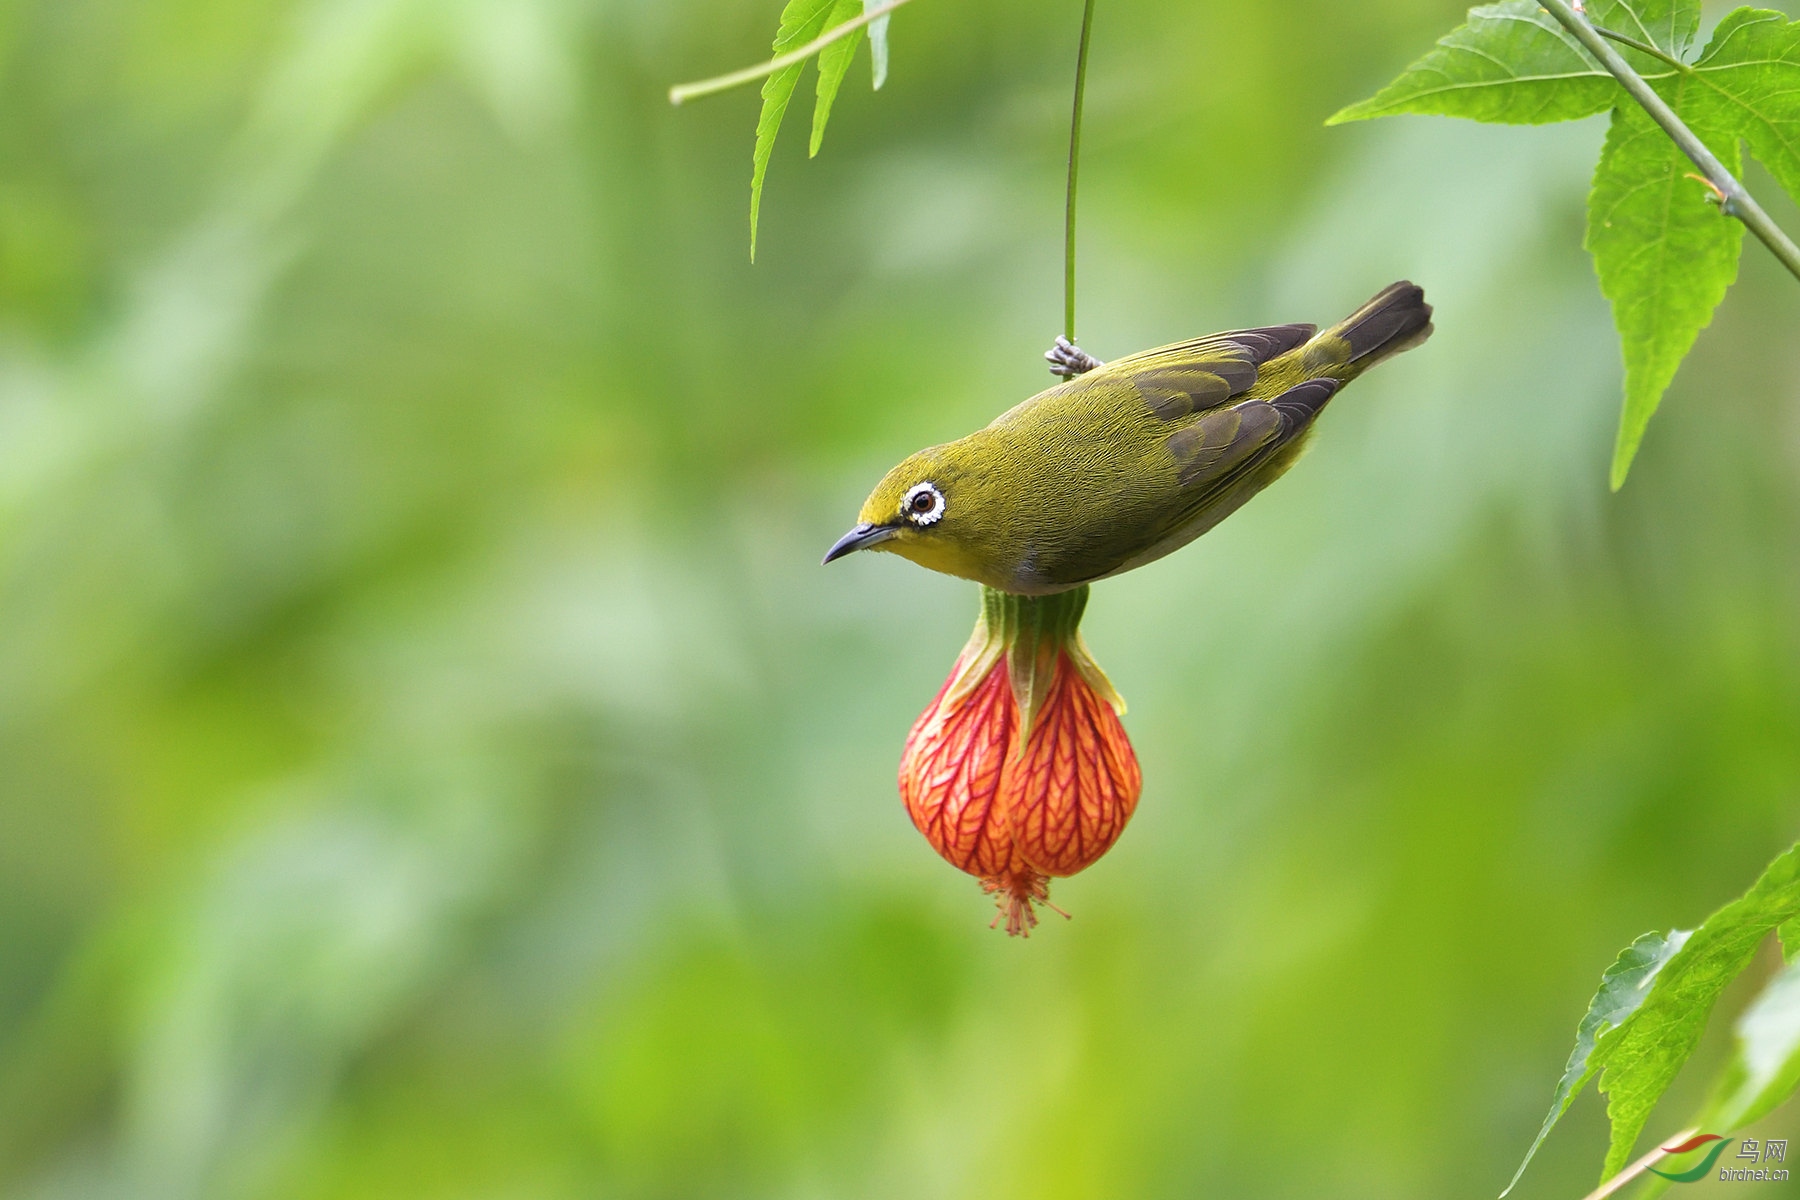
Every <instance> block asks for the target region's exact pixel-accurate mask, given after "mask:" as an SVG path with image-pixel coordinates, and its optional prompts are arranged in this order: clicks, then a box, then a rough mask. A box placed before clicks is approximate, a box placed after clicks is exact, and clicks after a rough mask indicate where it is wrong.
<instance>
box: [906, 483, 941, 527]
mask: <svg viewBox="0 0 1800 1200" xmlns="http://www.w3.org/2000/svg"><path fill="white" fill-rule="evenodd" d="M900 513H901V515H902V516H904V517H905V518H906V519H907V520H909V521H911V522H912V523H913V524H914V525H934V524H936V523H937V522H938V521H940V520H942V519H943V516H944V493H942V492H940V491H938V490H937V485H936V484H935V483H915V484H913V485H912V486H911V487H909V488H907V489H906V495H904V496H902V497H900Z"/></svg>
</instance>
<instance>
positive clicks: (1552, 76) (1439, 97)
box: [1326, 0, 1700, 125]
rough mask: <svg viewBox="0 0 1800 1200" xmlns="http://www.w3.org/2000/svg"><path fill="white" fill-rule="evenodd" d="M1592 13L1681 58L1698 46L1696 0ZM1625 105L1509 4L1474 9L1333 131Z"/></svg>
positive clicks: (1550, 34) (1541, 19)
mask: <svg viewBox="0 0 1800 1200" xmlns="http://www.w3.org/2000/svg"><path fill="white" fill-rule="evenodd" d="M1588 12H1589V15H1590V16H1591V18H1592V19H1593V20H1594V22H1595V23H1596V24H1599V25H1602V26H1605V27H1607V28H1610V29H1613V30H1616V31H1617V32H1620V33H1624V34H1627V35H1630V36H1632V37H1636V38H1638V39H1639V40H1642V41H1647V42H1650V43H1651V44H1653V45H1655V46H1657V47H1658V48H1659V49H1661V50H1663V51H1664V52H1666V53H1668V54H1672V55H1675V56H1676V57H1680V56H1681V55H1682V54H1684V53H1685V52H1686V51H1687V49H1688V47H1689V46H1690V45H1692V44H1693V40H1694V31H1695V30H1696V29H1697V28H1698V27H1699V22H1700V5H1699V4H1698V3H1696V2H1694V0H1647V2H1645V3H1621V2H1620V0H1598V2H1596V3H1594V4H1592V5H1590V6H1589V8H1588ZM1621 53H1622V54H1623V55H1624V56H1625V58H1626V59H1627V61H1629V62H1630V63H1631V65H1632V67H1633V68H1634V69H1636V70H1637V71H1638V72H1639V73H1640V74H1642V75H1643V76H1644V77H1645V78H1650V79H1655V78H1663V77H1666V76H1668V75H1671V74H1673V72H1672V71H1671V69H1670V68H1669V66H1668V64H1666V63H1664V62H1662V61H1660V60H1659V59H1655V58H1652V57H1650V56H1649V55H1646V54H1641V53H1639V52H1638V51H1636V50H1631V49H1628V48H1627V49H1622V50H1621ZM1623 99H1624V94H1623V92H1622V91H1621V90H1620V88H1619V85H1618V84H1617V83H1616V82H1614V80H1613V77H1612V76H1611V75H1609V74H1607V73H1606V69H1605V68H1604V67H1602V66H1601V65H1600V64H1599V63H1597V62H1595V61H1594V59H1593V58H1591V57H1590V56H1589V55H1588V52H1587V51H1586V50H1585V49H1583V48H1582V45H1581V43H1580V42H1578V41H1576V40H1575V37H1574V35H1573V34H1571V33H1570V32H1569V31H1568V30H1566V29H1564V28H1563V27H1562V24H1561V23H1560V22H1558V21H1557V19H1556V18H1555V17H1553V16H1551V15H1550V14H1549V13H1547V12H1545V11H1544V10H1543V9H1542V8H1540V7H1538V5H1537V3H1536V0H1504V3H1501V4H1489V5H1484V6H1483V7H1481V8H1472V9H1470V10H1469V20H1468V22H1467V23H1466V24H1464V25H1459V26H1457V27H1456V28H1455V29H1453V30H1451V31H1450V32H1449V33H1448V34H1446V35H1445V36H1444V37H1443V38H1442V39H1440V40H1439V42H1438V44H1437V46H1436V48H1435V49H1433V50H1432V51H1431V53H1429V54H1427V55H1426V56H1425V57H1424V58H1421V59H1419V60H1418V61H1417V62H1415V63H1413V64H1412V66H1410V67H1408V68H1406V70H1405V71H1404V72H1402V73H1401V75H1400V77H1399V78H1398V79H1396V80H1394V82H1392V83H1390V84H1388V85H1387V86H1386V87H1384V88H1382V89H1381V90H1380V91H1379V92H1377V93H1375V95H1373V96H1371V97H1370V98H1369V99H1367V100H1364V101H1362V102H1361V103H1360V104H1352V105H1351V106H1350V107H1348V108H1346V109H1344V110H1342V111H1341V112H1339V113H1337V114H1336V115H1334V116H1333V117H1332V118H1331V119H1330V120H1329V121H1327V122H1326V124H1328V125H1336V124H1340V123H1341V122H1344V121H1360V120H1365V119H1367V118H1369V117H1386V116H1392V115H1393V114H1395V113H1428V114H1432V115H1435V116H1443V117H1467V118H1469V119H1470V120H1474V121H1487V122H1489V123H1491V124H1501V125H1543V124H1547V123H1549V122H1551V121H1571V120H1575V119H1577V118H1580V117H1591V116H1593V115H1595V114H1596V113H1603V112H1605V111H1606V110H1607V109H1609V108H1611V107H1613V106H1614V105H1615V104H1619V103H1621V102H1622V100H1623Z"/></svg>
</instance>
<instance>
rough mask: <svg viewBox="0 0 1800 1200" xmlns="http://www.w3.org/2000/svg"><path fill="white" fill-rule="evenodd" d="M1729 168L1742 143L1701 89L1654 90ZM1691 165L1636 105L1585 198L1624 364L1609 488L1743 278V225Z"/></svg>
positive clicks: (1680, 84)
mask: <svg viewBox="0 0 1800 1200" xmlns="http://www.w3.org/2000/svg"><path fill="white" fill-rule="evenodd" d="M1657 90H1658V91H1659V93H1661V95H1662V96H1663V98H1664V99H1665V100H1666V101H1668V103H1669V106H1670V107H1671V108H1673V109H1674V110H1675V112H1676V114H1677V115H1679V116H1680V117H1681V118H1682V119H1683V120H1684V121H1685V122H1686V123H1687V124H1688V126H1689V128H1691V129H1692V130H1693V131H1694V133H1695V134H1696V135H1697V136H1698V137H1699V138H1700V139H1701V140H1702V141H1704V142H1705V143H1706V144H1707V146H1708V147H1710V148H1711V149H1712V151H1713V153H1714V154H1717V155H1718V156H1719V160H1720V161H1721V162H1722V163H1724V164H1725V166H1726V168H1727V169H1728V170H1730V171H1732V172H1733V173H1736V172H1737V170H1738V152H1737V145H1738V143H1737V137H1736V136H1735V134H1734V133H1733V132H1732V131H1731V130H1730V129H1729V128H1724V129H1721V128H1719V127H1718V126H1717V125H1716V124H1714V122H1713V118H1714V116H1715V115H1716V111H1717V108H1716V105H1712V104H1708V103H1704V102H1703V103H1695V102H1694V101H1693V97H1694V95H1695V94H1696V93H1699V92H1702V91H1703V90H1704V89H1703V88H1702V87H1701V85H1700V84H1698V83H1697V82H1696V81H1695V80H1694V78H1693V77H1692V76H1691V75H1677V76H1673V77H1672V78H1669V79H1667V80H1665V81H1663V82H1662V83H1661V84H1660V85H1659V86H1658V89H1657ZM1693 171H1694V166H1693V164H1692V163H1691V162H1689V161H1688V159H1687V156H1686V155H1684V154H1683V153H1682V152H1681V151H1680V150H1679V149H1678V148H1677V147H1676V145H1675V143H1674V142H1672V141H1670V140H1669V137H1668V135H1667V134H1666V133H1664V132H1663V131H1662V129H1661V128H1660V127H1658V126H1657V124H1656V123H1655V122H1654V121H1652V120H1651V119H1650V117H1649V115H1648V114H1647V113H1645V112H1644V110H1643V109H1641V108H1639V107H1638V106H1637V105H1635V104H1629V105H1623V106H1621V107H1620V108H1618V109H1616V110H1615V111H1614V113H1613V121H1612V128H1611V129H1610V130H1608V132H1607V135H1606V147H1605V149H1604V150H1602V151H1601V153H1600V164H1599V166H1598V167H1597V168H1596V169H1595V171H1594V187H1593V191H1592V192H1591V193H1590V194H1589V196H1588V230H1587V247H1588V250H1589V251H1590V252H1591V253H1592V254H1593V256H1594V269H1595V271H1596V273H1598V274H1599V276H1600V290H1601V292H1602V293H1604V294H1605V296H1606V298H1607V299H1608V300H1609V301H1611V302H1612V309H1613V323H1614V324H1615V325H1617V326H1618V330H1619V343H1620V349H1621V350H1622V351H1623V355H1624V359H1625V406H1624V412H1623V414H1622V415H1621V417H1620V419H1619V434H1618V441H1617V444H1616V445H1615V447H1614V450H1613V465H1612V486H1613V488H1614V489H1615V490H1616V489H1617V488H1619V487H1620V486H1621V485H1622V484H1623V483H1624V482H1625V475H1626V472H1627V471H1629V470H1630V468H1631V460H1632V457H1633V456H1634V455H1635V454H1636V453H1637V448H1638V444H1639V443H1640V442H1641V441H1642V440H1643V436H1644V428H1645V426H1646V425H1648V424H1649V423H1650V417H1651V415H1652V414H1653V413H1655V411H1656V408H1657V405H1658V404H1660V403H1661V402H1662V396H1663V392H1664V391H1666V390H1667V389H1668V386H1669V382H1670V381H1671V380H1672V379H1674V378H1675V371H1676V368H1678V367H1679V366H1680V365H1681V360H1682V359H1683V358H1684V357H1686V355H1687V352H1688V350H1689V349H1690V348H1692V346H1693V344H1694V339H1695V338H1697V337H1698V336H1699V335H1700V330H1701V329H1703V328H1705V326H1706V325H1707V323H1708V322H1709V321H1711V320H1712V314H1713V309H1715V308H1717V307H1718V304H1719V301H1720V300H1723V299H1724V298H1725V290H1726V289H1727V288H1728V287H1730V286H1731V282H1732V280H1733V279H1735V278H1736V277H1737V264H1738V252H1739V250H1740V249H1741V248H1742V246H1743V241H1744V227H1743V225H1742V224H1741V223H1739V222H1737V221H1734V220H1732V219H1730V218H1729V217H1726V216H1725V215H1723V214H1722V213H1721V212H1720V211H1719V209H1718V207H1717V206H1716V205H1714V204H1711V203H1709V199H1710V193H1709V192H1708V190H1707V188H1706V185H1705V184H1703V183H1701V182H1699V181H1697V180H1695V179H1692V178H1689V176H1690V175H1691V174H1692V173H1693Z"/></svg>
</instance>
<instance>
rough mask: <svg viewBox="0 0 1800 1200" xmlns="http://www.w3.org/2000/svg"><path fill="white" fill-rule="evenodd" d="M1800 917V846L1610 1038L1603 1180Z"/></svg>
mask: <svg viewBox="0 0 1800 1200" xmlns="http://www.w3.org/2000/svg"><path fill="white" fill-rule="evenodd" d="M1797 915H1800V845H1796V846H1793V847H1791V848H1790V849H1789V850H1788V851H1787V852H1786V853H1785V854H1783V855H1782V856H1781V857H1779V858H1777V859H1776V860H1775V861H1774V862H1773V863H1771V864H1769V868H1768V869H1767V870H1766V871H1764V872H1763V874H1762V878H1760V879H1758V880H1757V881H1756V883H1755V884H1753V885H1752V886H1751V888H1750V890H1749V891H1747V892H1745V893H1744V895H1743V896H1741V897H1740V898H1738V899H1737V900H1734V901H1732V902H1731V903H1730V904H1727V905H1726V906H1725V907H1724V908H1721V909H1720V910H1719V911H1718V912H1716V913H1714V914H1713V915H1712V916H1710V917H1708V918H1707V919H1706V920H1705V922H1704V923H1702V924H1701V926H1700V928H1698V929H1696V930H1695V931H1694V934H1693V936H1692V937H1690V938H1689V939H1688V940H1687V942H1686V944H1685V945H1683V946H1682V947H1681V949H1680V950H1678V951H1676V953H1675V955H1674V957H1673V958H1671V959H1670V960H1669V961H1668V963H1666V964H1665V965H1664V967H1663V969H1662V970H1661V971H1659V972H1657V974H1656V976H1655V978H1654V979H1653V980H1652V981H1651V985H1650V989H1649V995H1648V996H1646V997H1645V999H1644V1003H1643V1004H1642V1005H1640V1006H1639V1007H1638V1009H1637V1011H1636V1012H1634V1013H1632V1014H1631V1015H1630V1016H1629V1017H1627V1018H1626V1019H1625V1020H1624V1021H1623V1022H1621V1023H1620V1024H1619V1025H1617V1026H1615V1027H1614V1028H1612V1029H1610V1030H1608V1031H1607V1032H1605V1033H1602V1034H1601V1035H1600V1037H1599V1039H1598V1041H1597V1042H1596V1044H1595V1048H1594V1058H1596V1059H1598V1060H1600V1061H1601V1062H1602V1063H1603V1065H1604V1071H1603V1073H1602V1074H1601V1077H1600V1089H1601V1090H1602V1091H1604V1092H1605V1093H1606V1094H1607V1104H1606V1115H1607V1116H1608V1118H1610V1119H1611V1121H1612V1144H1611V1146H1610V1147H1609V1148H1608V1150H1607V1154H1606V1165H1605V1169H1604V1170H1603V1172H1602V1175H1601V1178H1603V1179H1604V1178H1609V1177H1611V1176H1612V1175H1614V1174H1616V1173H1617V1172H1618V1170H1619V1169H1620V1168H1621V1167H1623V1166H1624V1165H1625V1162H1626V1160H1627V1159H1628V1158H1629V1157H1630V1155H1631V1149H1632V1146H1633V1145H1634V1144H1636V1142H1637V1138H1638V1134H1639V1133H1641V1132H1642V1131H1643V1128H1644V1123H1645V1122H1646V1121H1647V1120H1649V1117H1650V1110H1651V1109H1652V1108H1653V1107H1655V1105H1656V1102H1657V1100H1659V1099H1661V1098H1662V1094H1663V1092H1664V1091H1665V1090H1666V1089H1667V1088H1668V1086H1669V1084H1670V1083H1671V1082H1673V1080H1674V1078H1675V1075H1676V1072H1678V1071H1680V1070H1681V1065H1682V1064H1683V1063H1685V1062H1686V1061H1687V1058H1688V1055H1689V1054H1691V1053H1693V1049H1694V1046H1695V1044H1696V1043H1697V1042H1699V1040H1700V1034H1701V1033H1702V1031H1703V1030H1704V1029H1705V1028H1706V1018H1707V1016H1708V1015H1709V1014H1710V1013H1711V1012H1712V1006H1713V1004H1714V1002H1716V1001H1717V1000H1718V998H1719V993H1720V992H1722V991H1724V990H1725V985H1726V984H1728V983H1730V982H1731V981H1732V980H1733V979H1735V978H1737V976H1738V975H1739V974H1740V973H1741V972H1742V971H1743V969H1744V968H1745V967H1746V966H1748V965H1749V963H1750V960H1751V958H1752V957H1753V956H1754V955H1755V953H1756V947H1757V944H1758V943H1759V942H1761V941H1762V940H1763V938H1764V937H1766V936H1767V935H1768V933H1769V931H1770V930H1772V929H1774V928H1775V927H1776V926H1778V925H1780V924H1782V923H1783V922H1785V921H1789V920H1792V919H1793V918H1794V917H1795V916H1797Z"/></svg>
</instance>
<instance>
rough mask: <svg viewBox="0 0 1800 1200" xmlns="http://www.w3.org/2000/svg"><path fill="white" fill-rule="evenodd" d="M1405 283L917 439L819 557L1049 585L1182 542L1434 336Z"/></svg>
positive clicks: (1047, 589) (1116, 369) (1058, 361)
mask: <svg viewBox="0 0 1800 1200" xmlns="http://www.w3.org/2000/svg"><path fill="white" fill-rule="evenodd" d="M1431 331H1432V325H1431V306H1430V305H1429V304H1427V303H1425V293H1424V292H1423V291H1422V290H1421V289H1420V288H1418V287H1416V286H1415V285H1413V284H1411V283H1407V282H1405V281H1402V282H1400V283H1396V284H1393V285H1392V286H1390V287H1388V288H1385V289H1383V290H1382V292H1381V293H1380V294H1379V295H1377V296H1376V297H1375V298H1374V299H1372V300H1370V301H1369V302H1368V303H1367V304H1365V305H1363V306H1362V307H1361V308H1359V309H1357V310H1356V311H1355V312H1353V313H1351V314H1350V315H1349V316H1348V317H1346V318H1345V319H1344V320H1343V321H1341V322H1339V323H1338V324H1336V325H1334V326H1332V327H1331V328H1330V329H1327V330H1326V331H1325V332H1323V333H1318V332H1317V327H1316V326H1313V325H1273V326H1270V327H1268V328H1266V329H1239V330H1234V331H1232V332H1230V333H1215V334H1212V335H1210V336H1207V337H1202V338H1195V339H1194V340H1193V341H1188V342H1180V343H1177V344H1176V345H1173V346H1164V347H1162V348H1161V349H1158V350H1146V351H1144V352H1143V353H1142V354H1134V355H1132V356H1131V357H1129V358H1122V359H1118V360H1117V361H1114V362H1112V363H1100V362H1097V361H1096V360H1094V359H1092V358H1090V357H1088V356H1087V355H1086V354H1084V353H1083V352H1082V351H1080V350H1077V349H1076V348H1075V347H1073V346H1071V345H1069V344H1068V343H1067V342H1065V341H1063V340H1062V339H1061V338H1058V339H1057V347H1056V349H1054V350H1052V351H1051V352H1050V353H1049V354H1048V355H1046V356H1045V357H1047V358H1049V359H1051V362H1052V364H1053V365H1052V367H1051V370H1053V371H1056V372H1057V373H1058V374H1071V375H1075V374H1077V373H1079V374H1078V377H1077V378H1072V379H1070V380H1069V381H1068V382H1066V383H1061V384H1058V385H1056V386H1055V387H1052V388H1049V389H1047V390H1045V391H1042V392H1039V393H1038V394H1037V395H1035V396H1033V397H1032V398H1031V399H1029V400H1027V401H1025V402H1024V403H1023V404H1020V405H1018V406H1017V407H1016V408H1013V409H1010V410H1008V411H1007V412H1004V413H1002V414H1000V416H998V417H996V418H995V419H994V422H993V423H992V424H991V425H989V426H988V427H987V428H985V429H978V430H976V431H975V432H974V433H971V434H969V435H968V436H967V437H964V438H958V439H957V440H956V441H954V442H950V443H948V444H946V445H943V446H932V447H930V448H929V449H925V450H921V451H919V452H918V453H917V454H914V455H912V456H911V457H910V458H908V459H907V460H906V461H905V462H903V463H901V464H900V465H899V466H897V467H895V468H894V469H893V470H891V471H889V472H888V473H887V474H886V475H885V476H884V477H883V478H882V480H881V482H880V483H879V484H877V485H876V486H875V490H874V491H873V492H871V493H870V494H869V498H868V500H867V501H866V502H865V503H864V504H863V507H862V512H861V513H860V514H859V515H858V522H857V525H856V526H855V528H853V529H851V530H850V532H848V533H846V534H845V535H844V536H843V537H841V538H839V539H838V540H837V543H836V544H835V545H833V546H832V547H831V550H830V551H829V552H828V553H827V554H826V555H825V561H826V562H831V561H832V560H834V559H838V558H842V557H843V556H844V555H846V554H849V553H851V552H853V551H856V550H885V551H887V552H888V553H890V554H898V555H901V556H903V557H905V558H910V559H911V560H912V561H914V562H916V563H918V564H919V565H920V566H922V567H929V568H931V569H932V570H934V571H943V572H945V573H946V574H949V575H960V576H962V577H963V578H965V579H973V580H976V581H978V582H980V583H984V584H986V585H987V586H988V587H991V588H996V589H998V590H1000V591H1003V592H1013V593H1017V594H1020V595H1026V596H1043V595H1049V594H1051V593H1053V592H1062V591H1067V590H1068V589H1070V588H1075V587H1080V586H1081V585H1082V584H1084V583H1092V582H1093V581H1094V580H1096V579H1105V578H1107V577H1108V576H1111V575H1117V574H1119V573H1120V572H1121V571H1129V570H1131V569H1132V568H1133V567H1141V566H1143V565H1144V564H1145V563H1148V562H1154V561H1155V560H1156V559H1159V558H1161V557H1162V556H1163V555H1165V554H1169V553H1171V552H1173V551H1175V550H1179V549H1180V548H1181V547H1183V546H1185V545H1187V544H1188V543H1189V542H1191V541H1193V540H1194V539H1195V538H1197V537H1199V536H1200V535H1201V534H1203V533H1205V532H1206V531H1207V530H1209V529H1211V528H1212V527H1213V526H1214V525H1217V524H1218V523H1219V522H1220V521H1222V520H1224V519H1225V518H1226V517H1228V516H1230V515H1231V514H1232V513H1233V512H1235V511H1236V510H1237V508H1238V507H1239V506H1240V505H1242V504H1243V503H1244V501H1246V500H1248V499H1250V497H1252V496H1254V495H1255V494H1256V493H1257V492H1260V491H1261V490H1262V489H1263V488H1265V487H1267V486H1268V485H1269V484H1271V483H1273V482H1274V481H1275V480H1276V479H1277V478H1279V477H1280V475H1281V473H1282V472H1284V471H1286V470H1287V469H1288V468H1289V467H1291V466H1292V465H1293V464H1294V460H1295V459H1297V458H1299V457H1300V452H1301V451H1302V450H1303V449H1304V448H1305V446H1306V443H1307V441H1308V439H1309V438H1310V436H1311V434H1312V430H1313V425H1314V423H1315V422H1316V420H1317V418H1318V415H1319V413H1320V411H1321V410H1322V409H1323V408H1324V407H1325V405H1326V403H1327V402H1328V401H1329V400H1330V399H1331V398H1332V396H1334V395H1335V394H1337V391H1338V389H1339V388H1341V387H1343V386H1344V385H1345V384H1346V383H1348V382H1350V381H1351V380H1352V379H1355V378H1356V377H1357V376H1358V375H1361V374H1362V373H1363V372H1364V371H1366V370H1368V369H1369V368H1370V367H1372V366H1374V365H1375V364H1376V363H1378V362H1380V361H1381V360H1382V359H1384V358H1387V357H1389V356H1391V355H1394V354H1398V353H1400V352H1401V351H1402V350H1409V349H1411V348H1412V347H1414V346H1416V345H1418V344H1419V343H1420V342H1422V341H1424V340H1425V339H1426V338H1427V337H1430V336H1431Z"/></svg>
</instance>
